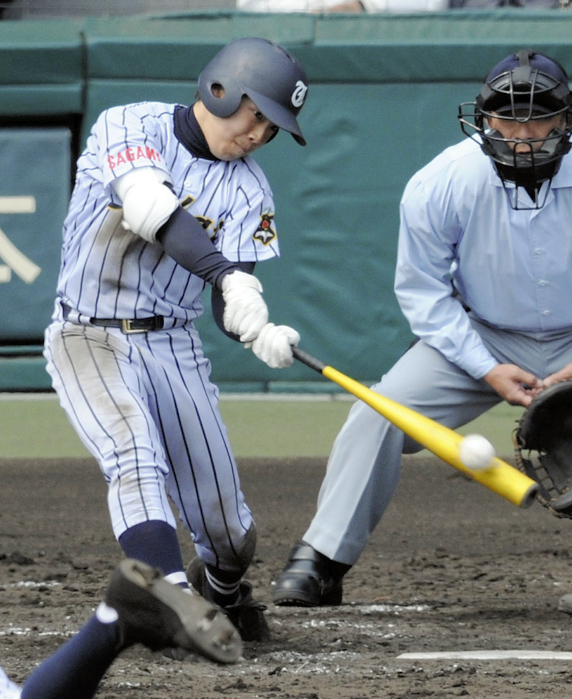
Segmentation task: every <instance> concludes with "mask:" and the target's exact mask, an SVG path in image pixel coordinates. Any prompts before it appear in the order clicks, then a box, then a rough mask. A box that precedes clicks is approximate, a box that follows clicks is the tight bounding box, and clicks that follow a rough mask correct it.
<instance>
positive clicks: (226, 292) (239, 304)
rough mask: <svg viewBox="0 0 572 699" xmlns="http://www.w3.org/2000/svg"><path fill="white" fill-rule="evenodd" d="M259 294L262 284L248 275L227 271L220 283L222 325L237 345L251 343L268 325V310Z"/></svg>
mask: <svg viewBox="0 0 572 699" xmlns="http://www.w3.org/2000/svg"><path fill="white" fill-rule="evenodd" d="M261 294H262V284H261V283H260V282H259V281H258V279H257V278H256V277H253V276H252V274H246V272H238V271H237V272H231V273H230V274H227V275H226V276H225V277H224V278H223V280H222V295H223V298H224V312H223V316H222V322H223V325H224V327H225V329H226V331H227V332H230V333H234V334H235V335H238V337H239V338H240V341H241V342H251V341H252V340H254V339H255V338H256V337H257V335H258V333H259V332H260V331H261V330H262V328H263V327H264V326H265V325H266V323H268V308H267V306H266V303H265V301H264V299H263V298H262V295H261Z"/></svg>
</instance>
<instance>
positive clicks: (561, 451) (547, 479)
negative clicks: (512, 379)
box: [513, 380, 572, 519]
mask: <svg viewBox="0 0 572 699" xmlns="http://www.w3.org/2000/svg"><path fill="white" fill-rule="evenodd" d="M513 437H514V445H515V456H516V465H517V468H519V469H520V470H521V471H522V472H523V473H526V475H527V476H529V477H530V478H532V479H533V480H535V481H536V482H537V483H538V484H539V485H540V488H539V489H538V493H537V495H536V497H537V500H538V501H539V502H540V503H541V504H542V505H544V506H545V507H547V508H548V509H549V510H550V511H551V512H552V514H554V515H556V516H557V517H570V518H571V519H572V489H571V488H572V380H568V381H560V382H559V383H555V384H553V385H552V386H549V387H548V388H545V389H543V390H542V391H541V392H540V393H539V394H538V395H537V396H536V397H535V398H534V400H533V401H532V403H531V404H530V405H529V406H528V408H527V409H526V410H525V411H524V414H523V415H522V417H521V419H520V421H519V423H518V427H517V428H516V430H515V431H514V435H513Z"/></svg>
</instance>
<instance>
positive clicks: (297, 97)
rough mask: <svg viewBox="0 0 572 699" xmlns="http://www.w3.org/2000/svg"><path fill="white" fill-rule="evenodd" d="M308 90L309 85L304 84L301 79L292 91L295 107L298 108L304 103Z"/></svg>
mask: <svg viewBox="0 0 572 699" xmlns="http://www.w3.org/2000/svg"><path fill="white" fill-rule="evenodd" d="M306 92H308V86H307V85H304V83H303V82H302V81H301V80H298V82H297V83H296V86H295V87H294V92H293V93H292V104H293V105H294V107H296V109H298V108H299V107H301V106H302V105H303V104H304V100H305V99H306Z"/></svg>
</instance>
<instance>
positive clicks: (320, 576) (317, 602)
mask: <svg viewBox="0 0 572 699" xmlns="http://www.w3.org/2000/svg"><path fill="white" fill-rule="evenodd" d="M331 565H332V561H330V559H329V558H327V557H326V556H324V555H323V554H321V553H320V552H319V551H316V549H314V548H312V546H310V544H306V543H305V542H304V541H301V542H299V543H298V544H296V545H295V546H294V548H293V549H292V551H291V552H290V556H289V558H288V563H287V564H286V567H285V568H284V570H283V571H282V573H281V574H280V576H279V577H278V580H277V581H276V585H275V587H274V592H273V593H272V601H273V602H274V604H275V605H277V606H279V607H325V606H337V605H340V604H341V603H342V596H343V585H342V580H341V578H340V579H337V578H334V577H333V575H332V572H331V569H330V568H331Z"/></svg>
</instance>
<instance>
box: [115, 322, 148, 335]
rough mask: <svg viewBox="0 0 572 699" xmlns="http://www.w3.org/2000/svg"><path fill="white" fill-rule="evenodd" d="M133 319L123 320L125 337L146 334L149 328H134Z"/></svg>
mask: <svg viewBox="0 0 572 699" xmlns="http://www.w3.org/2000/svg"><path fill="white" fill-rule="evenodd" d="M132 323H133V319H132V318H122V320H121V332H122V333H124V334H125V335H135V334H136V333H146V332H147V328H134V327H133V325H132Z"/></svg>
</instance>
